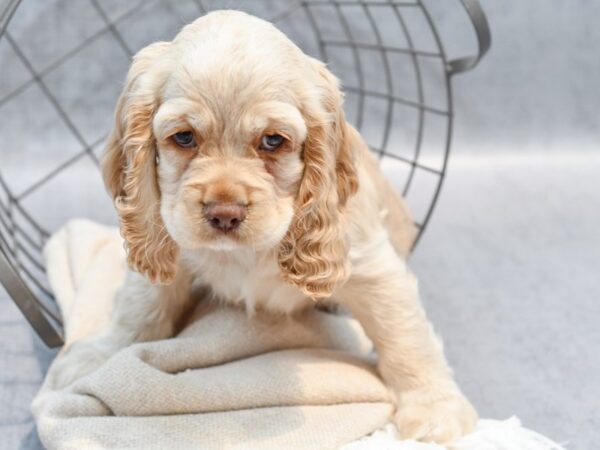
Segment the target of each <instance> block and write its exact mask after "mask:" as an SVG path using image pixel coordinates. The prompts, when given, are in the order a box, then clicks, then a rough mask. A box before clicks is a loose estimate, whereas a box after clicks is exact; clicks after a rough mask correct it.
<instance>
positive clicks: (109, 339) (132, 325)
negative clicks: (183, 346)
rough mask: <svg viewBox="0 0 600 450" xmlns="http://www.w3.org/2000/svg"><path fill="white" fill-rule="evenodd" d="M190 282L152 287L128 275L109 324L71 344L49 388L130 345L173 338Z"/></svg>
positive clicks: (139, 277)
mask: <svg viewBox="0 0 600 450" xmlns="http://www.w3.org/2000/svg"><path fill="white" fill-rule="evenodd" d="M190 284H191V280H190V279H189V277H187V276H186V275H185V274H183V273H182V274H180V275H178V276H177V279H176V280H175V282H174V283H173V284H171V285H168V286H166V285H153V284H152V283H150V281H148V280H147V279H146V278H144V277H143V276H142V275H140V274H138V273H136V272H131V271H130V272H129V273H128V274H127V278H126V280H125V283H124V284H123V286H122V287H121V289H120V290H119V292H118V293H117V296H116V299H115V306H114V309H113V312H112V315H111V319H110V323H109V324H108V326H107V327H106V328H105V330H104V331H103V332H102V333H101V334H100V335H98V336H93V337H90V338H86V339H82V340H80V341H77V342H74V343H73V344H72V345H70V346H69V347H68V348H66V349H65V350H64V355H62V356H61V357H60V359H59V360H58V361H57V363H56V364H55V366H54V367H53V368H52V380H51V382H52V385H53V387H54V388H62V387H64V386H67V385H69V384H71V383H72V382H73V381H75V380H77V379H78V378H81V377H82V376H83V375H86V374H88V373H90V372H92V371H94V370H95V369H97V368H98V367H99V366H100V365H102V363H104V361H106V360H107V359H108V358H109V357H110V356H111V355H112V354H114V353H116V352H117V351H118V350H120V349H122V348H125V347H127V346H128V345H130V344H132V343H134V342H144V341H152V340H158V339H165V338H168V337H171V336H173V334H174V333H175V331H176V326H177V325H178V321H179V320H180V319H181V314H182V312H184V311H185V310H186V309H187V308H186V303H188V302H189V301H190Z"/></svg>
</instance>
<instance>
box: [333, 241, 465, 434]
mask: <svg viewBox="0 0 600 450" xmlns="http://www.w3.org/2000/svg"><path fill="white" fill-rule="evenodd" d="M352 255H353V256H354V257H353V258H352V263H353V271H352V275H351V277H350V279H349V281H348V282H347V283H346V284H345V285H344V286H343V287H340V288H339V290H338V291H336V297H337V298H339V300H340V302H341V303H343V304H345V305H347V306H348V308H349V309H350V310H351V311H352V313H353V314H354V316H355V317H356V318H357V319H358V320H359V321H360V322H361V324H362V325H363V327H364V329H365V331H366V333H367V335H368V336H369V338H370V339H371V340H372V341H373V343H374V345H375V347H376V349H377V351H378V354H379V355H378V356H379V371H380V373H381V376H382V377H383V379H384V380H385V381H386V383H387V384H388V386H389V387H390V388H392V390H393V392H394V393H395V394H396V396H397V404H398V410H397V412H396V416H395V422H396V425H397V426H398V429H399V431H400V434H401V435H402V436H403V437H404V438H412V439H418V440H423V441H434V442H437V443H440V444H449V443H451V442H452V441H454V440H455V439H457V438H459V437H460V436H462V435H464V434H466V433H468V432H470V431H471V430H472V429H473V427H474V425H475V422H476V421H477V413H476V412H475V410H474V408H473V407H472V406H471V404H470V403H469V401H468V400H467V399H466V398H465V397H464V395H463V394H462V393H461V391H460V389H459V388H458V386H457V385H456V383H455V382H454V379H453V376H452V372H451V370H450V368H449V367H448V365H447V363H446V361H445V358H444V354H443V350H442V345H441V342H440V341H439V339H438V338H437V336H436V335H435V334H434V332H433V329H432V327H431V325H430V324H429V322H428V321H427V318H426V316H425V312H424V311H423V308H422V306H421V304H420V301H419V296H418V291H417V281H416V279H415V278H414V276H413V275H412V274H410V273H409V272H408V269H407V268H406V265H405V263H404V262H403V261H402V260H401V259H400V257H398V256H397V254H396V252H395V251H394V249H393V247H392V245H391V244H390V242H389V241H388V240H387V239H386V240H383V239H382V240H380V241H379V242H374V243H371V244H369V245H367V246H365V247H364V248H361V249H353V251H352Z"/></svg>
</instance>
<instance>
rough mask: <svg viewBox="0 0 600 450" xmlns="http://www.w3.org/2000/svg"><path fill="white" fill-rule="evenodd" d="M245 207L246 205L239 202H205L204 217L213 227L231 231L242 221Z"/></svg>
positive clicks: (244, 215)
mask: <svg viewBox="0 0 600 450" xmlns="http://www.w3.org/2000/svg"><path fill="white" fill-rule="evenodd" d="M246 209H247V207H246V205H242V204H239V203H207V204H206V205H205V206H204V217H205V218H206V220H207V221H208V222H209V223H210V225H211V226H212V227H213V228H215V229H217V230H221V231H231V230H235V229H236V228H237V227H239V226H240V223H242V222H243V221H244V219H245V218H246Z"/></svg>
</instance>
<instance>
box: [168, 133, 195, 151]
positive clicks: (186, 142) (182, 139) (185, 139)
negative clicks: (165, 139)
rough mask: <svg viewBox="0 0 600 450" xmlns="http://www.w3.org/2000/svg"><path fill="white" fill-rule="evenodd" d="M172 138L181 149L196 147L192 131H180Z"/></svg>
mask: <svg viewBox="0 0 600 450" xmlns="http://www.w3.org/2000/svg"><path fill="white" fill-rule="evenodd" d="M172 138H173V141H174V142H175V143H176V144H177V145H178V146H180V147H181V148H192V147H195V146H196V138H195V137H194V133H192V132H191V131H180V132H179V133H175V134H174V135H173V136H172Z"/></svg>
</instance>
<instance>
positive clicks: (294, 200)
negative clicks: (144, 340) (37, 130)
mask: <svg viewBox="0 0 600 450" xmlns="http://www.w3.org/2000/svg"><path fill="white" fill-rule="evenodd" d="M116 118H117V120H116V126H115V129H114V130H113V133H112V134H111V137H110V140H109V144H108V149H107V153H106V156H105V159H104V162H103V170H104V177H105V181H106V184H107V186H108V188H109V190H110V192H111V193H112V195H113V196H114V198H115V204H116V207H117V211H118V212H119V215H120V218H121V229H122V234H123V236H124V237H125V240H126V244H127V249H128V261H129V264H130V265H131V266H132V267H133V268H134V269H135V270H137V271H139V272H142V273H144V274H146V275H147V276H148V277H149V278H150V279H151V280H153V281H158V282H170V281H171V280H172V279H173V277H174V273H175V271H176V268H177V259H178V254H179V251H180V249H182V248H184V249H191V250H195V249H202V248H210V249H212V250H218V251H232V250H235V249H237V248H240V247H251V248H254V249H257V250H265V249H276V250H277V257H278V260H279V265H280V267H281V269H282V273H283V275H284V278H285V279H286V280H287V281H289V282H290V283H292V284H294V285H296V286H298V287H299V288H300V289H301V290H303V291H304V292H305V293H307V295H311V296H313V297H324V296H328V295H330V294H331V291H332V290H333V288H334V286H335V284H336V283H337V282H338V281H339V280H340V279H342V278H344V276H345V274H346V262H345V261H346V250H347V249H346V243H345V238H344V230H343V227H342V223H343V221H342V220H340V215H341V214H342V213H343V206H344V204H345V201H346V199H347V197H348V196H349V195H351V194H352V193H353V192H354V191H355V190H356V188H357V181H356V178H357V177H356V174H355V170H354V165H353V157H352V150H351V146H350V145H349V144H348V142H347V139H346V136H347V133H346V123H345V120H344V116H343V112H342V96H341V94H340V92H339V89H338V85H337V80H336V79H335V77H333V76H332V75H331V74H330V73H329V71H327V69H326V68H325V66H324V65H323V64H321V63H319V62H318V61H316V60H313V59H312V58H309V57H307V56H306V55H304V54H303V53H302V52H301V51H300V49H298V48H297V47H296V46H295V45H294V44H293V43H291V41H289V40H288V39H287V38H286V37H285V36H284V35H283V34H282V33H281V32H279V31H278V30H277V29H275V28H274V27H273V26H272V25H271V24H269V23H267V22H264V21H262V20H259V19H257V18H254V17H252V16H248V15H246V14H243V13H239V12H233V11H228V12H224V11H221V12H216V13H211V14H208V15H207V16H204V17H203V18H201V19H198V20H197V21H196V22H194V23H193V24H191V25H189V26H187V27H185V28H184V29H183V31H182V32H181V33H180V34H179V35H178V36H177V37H176V38H175V40H174V41H173V42H170V43H156V44H153V45H151V46H149V47H147V48H145V49H144V50H142V51H141V52H140V53H139V54H138V55H136V57H135V59H134V62H133V64H132V67H131V69H130V71H129V75H128V79H127V83H126V87H125V90H124V93H123V95H122V96H121V98H120V100H119V104H118V105H117V113H116Z"/></svg>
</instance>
